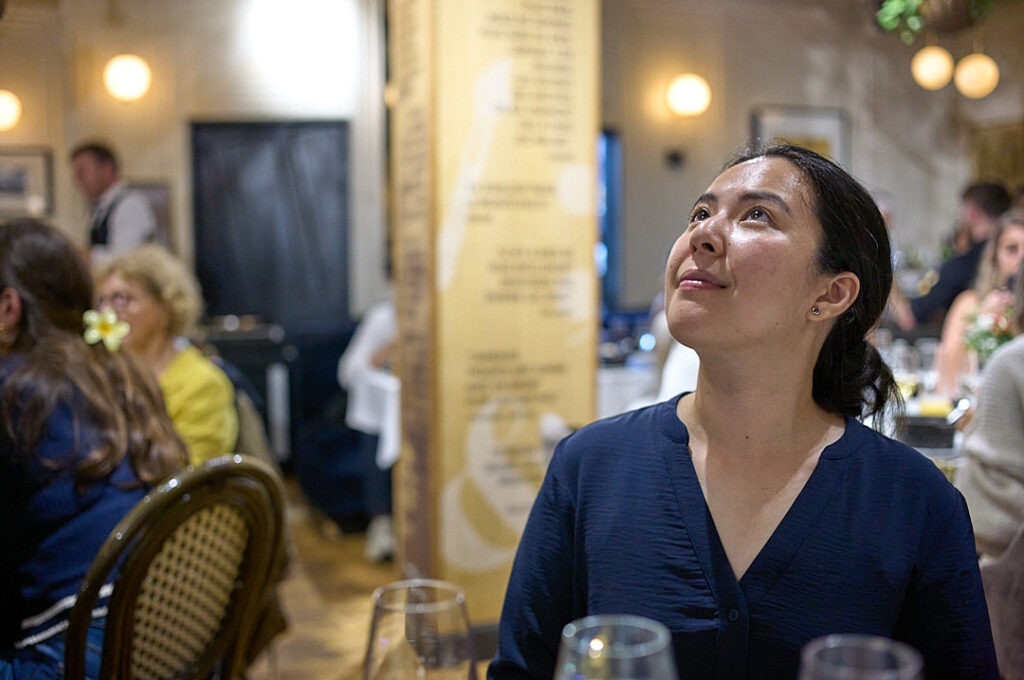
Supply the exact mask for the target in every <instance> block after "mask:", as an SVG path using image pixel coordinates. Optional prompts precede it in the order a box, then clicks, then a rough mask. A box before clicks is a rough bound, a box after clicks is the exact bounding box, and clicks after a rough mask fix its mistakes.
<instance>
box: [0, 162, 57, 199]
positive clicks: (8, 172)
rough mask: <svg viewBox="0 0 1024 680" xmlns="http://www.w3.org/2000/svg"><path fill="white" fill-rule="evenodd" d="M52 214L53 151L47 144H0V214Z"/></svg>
mask: <svg viewBox="0 0 1024 680" xmlns="http://www.w3.org/2000/svg"><path fill="white" fill-rule="evenodd" d="M52 214H53V153H52V152H51V151H50V149H49V148H47V147H29V146H0V217H43V216H48V215H52Z"/></svg>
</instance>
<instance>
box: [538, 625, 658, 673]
mask: <svg viewBox="0 0 1024 680" xmlns="http://www.w3.org/2000/svg"><path fill="white" fill-rule="evenodd" d="M670 641H671V636H670V635H669V632H668V629H667V628H665V626H663V625H661V624H660V623H658V622H657V621H652V620H651V619H645V618H643V617H641V616H626V615H621V614H614V615H601V616H588V617H586V618H582V619H578V620H576V621H573V622H572V623H570V624H569V625H567V626H566V627H565V628H564V629H562V642H561V646H560V648H559V651H558V662H557V664H556V666H555V680H676V679H677V676H676V667H675V661H674V660H673V656H672V646H671V644H670Z"/></svg>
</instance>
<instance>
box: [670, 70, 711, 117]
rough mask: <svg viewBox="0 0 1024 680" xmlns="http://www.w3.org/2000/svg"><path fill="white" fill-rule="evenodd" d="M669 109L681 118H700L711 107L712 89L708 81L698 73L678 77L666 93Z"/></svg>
mask: <svg viewBox="0 0 1024 680" xmlns="http://www.w3.org/2000/svg"><path fill="white" fill-rule="evenodd" d="M666 97H667V99H668V108H669V109H671V110H672V112H673V113H675V114H677V115H680V116H699V115H700V114H702V113H704V112H705V111H707V110H708V106H710V105H711V88H710V87H709V86H708V81H706V80H704V79H703V78H701V77H700V76H699V75H697V74H696V73H684V74H682V75H680V76H676V77H675V78H674V79H673V80H672V82H671V83H669V86H668V92H666Z"/></svg>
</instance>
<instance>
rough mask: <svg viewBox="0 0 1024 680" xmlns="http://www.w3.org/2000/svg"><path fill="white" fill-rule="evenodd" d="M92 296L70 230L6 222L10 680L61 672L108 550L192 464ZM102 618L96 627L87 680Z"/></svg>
mask: <svg viewBox="0 0 1024 680" xmlns="http://www.w3.org/2000/svg"><path fill="white" fill-rule="evenodd" d="M92 298H93V289H92V278H91V276H90V274H89V271H88V268H87V266H86V264H85V262H84V260H82V258H81V256H80V255H79V253H78V251H77V249H76V248H75V247H74V246H73V245H72V244H71V242H70V241H69V240H68V239H67V238H66V237H64V236H63V235H62V234H60V233H59V232H58V231H57V230H55V229H53V228H51V227H49V226H47V225H45V224H43V223H41V222H38V221H36V220H30V219H22V220H15V221H11V222H7V223H4V224H0V545H2V546H3V549H4V559H3V560H2V561H0V679H2V680H8V679H11V680H18V679H20V678H29V677H31V678H57V677H60V674H61V672H62V671H61V668H62V665H63V660H64V640H63V631H64V629H65V628H66V627H67V617H68V613H69V612H70V609H71V607H72V606H73V604H74V598H75V594H76V592H77V590H78V588H79V585H80V583H81V580H82V577H83V576H84V574H85V572H86V571H87V570H88V568H89V565H90V564H91V562H92V560H93V558H94V557H95V555H96V553H97V552H98V550H99V548H100V546H101V545H102V544H103V542H104V540H105V539H106V538H107V536H108V534H109V533H110V531H111V529H113V527H114V526H115V525H116V524H117V523H118V521H120V519H121V518H122V517H124V516H125V514H127V513H128V511H129V510H131V508H132V507H133V506H134V505H135V504H136V503H137V502H138V501H139V500H140V499H141V498H142V497H143V496H144V495H145V493H146V492H147V491H148V490H149V488H151V487H152V486H153V485H154V484H156V483H158V482H159V481H161V480H162V479H164V478H166V477H167V476H169V475H170V474H172V473H174V472H176V471H177V470H179V469H181V468H182V467H183V466H184V465H185V462H186V452H185V447H184V444H182V442H181V440H180V439H179V437H178V435H177V434H176V433H175V431H174V427H173V426H172V424H171V421H170V419H169V418H168V417H167V415H166V412H165V410H164V406H163V402H162V399H161V396H160V391H159V388H158V387H157V385H156V384H155V381H154V380H153V378H152V377H151V376H149V374H148V372H147V371H145V370H144V369H142V368H140V367H139V366H138V365H137V364H136V363H135V362H134V361H133V360H132V359H131V358H130V357H128V356H127V355H126V354H125V353H124V352H120V351H118V347H119V337H118V334H117V332H116V331H117V327H116V324H115V325H114V326H111V325H110V324H109V323H105V322H104V320H103V319H99V320H98V319H97V318H96V317H97V315H96V314H95V313H94V312H90V307H91V306H92ZM107 591H109V589H105V590H104V591H101V595H106V596H109V592H107ZM103 605H104V603H103V602H100V603H99V607H98V610H97V612H94V616H97V614H99V609H100V608H102V607H103ZM102 624H103V621H102V618H95V619H94V621H93V625H92V626H91V628H90V630H89V634H88V643H89V644H88V645H87V648H88V653H87V662H86V663H87V668H88V671H87V676H88V677H90V678H93V677H96V674H97V673H98V670H99V662H100V652H99V650H100V648H101V644H102V643H101V641H102Z"/></svg>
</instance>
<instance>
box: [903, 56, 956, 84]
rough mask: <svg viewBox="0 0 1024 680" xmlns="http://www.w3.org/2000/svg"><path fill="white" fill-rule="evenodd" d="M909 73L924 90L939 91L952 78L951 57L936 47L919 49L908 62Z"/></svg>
mask: <svg viewBox="0 0 1024 680" xmlns="http://www.w3.org/2000/svg"><path fill="white" fill-rule="evenodd" d="M910 72H911V73H912V74H913V75H914V80H915V81H916V82H917V84H918V85H920V86H921V87H923V88H924V89H926V90H941V89H942V88H944V87H945V86H946V85H948V84H949V81H950V79H951V78H952V77H953V55H951V54H950V53H949V51H948V50H945V49H943V48H941V47H939V46H938V45H929V46H928V47H924V48H921V49H920V50H918V52H917V54H915V55H914V58H913V60H911V62H910Z"/></svg>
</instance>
